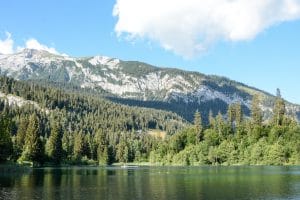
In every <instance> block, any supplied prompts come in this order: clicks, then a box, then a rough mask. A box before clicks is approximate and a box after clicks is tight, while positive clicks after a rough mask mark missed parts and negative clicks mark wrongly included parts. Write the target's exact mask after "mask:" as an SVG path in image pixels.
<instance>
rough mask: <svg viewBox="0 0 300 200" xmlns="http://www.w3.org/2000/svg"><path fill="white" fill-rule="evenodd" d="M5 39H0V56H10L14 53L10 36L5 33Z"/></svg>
mask: <svg viewBox="0 0 300 200" xmlns="http://www.w3.org/2000/svg"><path fill="white" fill-rule="evenodd" d="M5 34H6V38H5V39H3V40H1V39H0V54H11V53H13V52H14V50H13V49H14V41H13V40H12V38H11V34H10V33H9V32H6V33H5Z"/></svg>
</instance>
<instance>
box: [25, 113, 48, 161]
mask: <svg viewBox="0 0 300 200" xmlns="http://www.w3.org/2000/svg"><path fill="white" fill-rule="evenodd" d="M39 131H40V125H39V119H38V117H37V116H36V114H33V115H31V116H30V119H29V123H28V128H27V131H26V137H25V145H24V150H23V152H22V156H21V158H22V159H21V160H26V161H32V162H34V163H38V164H42V163H43V159H44V144H43V142H42V140H41V138H40V136H39V135H40V134H39Z"/></svg>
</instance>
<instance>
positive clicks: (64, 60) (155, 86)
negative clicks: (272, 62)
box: [0, 49, 300, 120]
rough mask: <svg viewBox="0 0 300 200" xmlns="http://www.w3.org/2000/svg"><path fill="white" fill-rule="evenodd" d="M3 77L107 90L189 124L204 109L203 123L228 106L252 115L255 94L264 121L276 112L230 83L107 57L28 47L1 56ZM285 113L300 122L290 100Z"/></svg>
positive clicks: (264, 97) (269, 102) (265, 97)
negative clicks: (170, 113)
mask: <svg viewBox="0 0 300 200" xmlns="http://www.w3.org/2000/svg"><path fill="white" fill-rule="evenodd" d="M0 74H2V75H6V76H9V77H13V78H15V79H17V80H44V81H49V82H56V83H63V84H70V85H72V86H77V87H79V88H87V89H91V90H95V92H97V91H99V89H100V90H101V91H105V95H107V96H108V98H110V99H111V100H113V101H117V102H119V103H125V104H129V105H137V106H144V107H153V108H158V109H164V110H171V111H173V112H176V113H178V114H180V115H181V116H183V117H185V118H186V119H188V120H191V119H192V116H193V113H194V111H196V110H200V111H201V112H202V113H203V115H204V119H205V118H207V116H208V112H209V111H210V110H211V111H213V113H214V114H216V113H217V112H218V111H221V112H222V113H223V114H225V112H226V109H227V106H228V104H232V103H236V102H240V103H241V104H242V106H243V110H244V113H245V114H246V115H247V114H249V108H250V105H251V99H252V96H253V95H254V94H258V95H259V96H260V97H261V102H262V104H261V107H262V109H263V110H264V112H265V118H266V119H267V118H269V117H270V115H271V113H272V106H273V104H274V99H275V98H274V96H272V95H270V94H268V93H266V92H264V91H261V90H258V89H256V88H252V87H249V86H246V85H244V84H242V83H238V82H235V81H232V80H229V79H227V78H224V77H218V76H207V75H204V74H201V73H198V72H189V71H183V70H178V69H173V68H159V67H155V66H151V65H148V64H145V63H141V62H135V61H121V60H119V59H115V58H109V57H105V56H94V57H82V58H73V57H68V56H60V55H54V54H51V53H49V52H46V51H38V50H33V49H24V50H23V51H22V52H19V53H16V54H11V55H0ZM287 112H288V113H289V114H291V115H294V116H297V117H298V118H300V106H298V105H295V104H291V103H288V102H287Z"/></svg>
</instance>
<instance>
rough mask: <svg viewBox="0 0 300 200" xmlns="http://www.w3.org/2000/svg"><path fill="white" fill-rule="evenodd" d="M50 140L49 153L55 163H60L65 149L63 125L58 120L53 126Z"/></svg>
mask: <svg viewBox="0 0 300 200" xmlns="http://www.w3.org/2000/svg"><path fill="white" fill-rule="evenodd" d="M48 142H49V146H48V155H49V157H50V159H51V160H52V161H53V162H54V163H55V164H59V163H60V162H61V160H62V157H63V149H62V130H61V126H60V125H59V124H58V123H57V122H55V123H54V124H53V126H52V127H51V134H50V137H49V141H48Z"/></svg>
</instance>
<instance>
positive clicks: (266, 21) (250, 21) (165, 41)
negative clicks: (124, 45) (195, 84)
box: [113, 0, 300, 57]
mask: <svg viewBox="0 0 300 200" xmlns="http://www.w3.org/2000/svg"><path fill="white" fill-rule="evenodd" d="M113 15H114V16H116V17H117V18H118V21H117V24H116V26H115V31H116V33H117V34H118V35H119V36H122V35H123V36H124V35H125V36H126V38H130V39H133V40H134V39H136V38H145V39H149V40H151V41H155V42H158V43H159V44H160V45H161V46H162V47H163V48H165V49H167V50H170V51H173V52H174V53H176V54H178V55H181V56H184V57H193V56H195V55H198V54H199V53H201V52H202V51H205V50H207V48H209V47H210V46H211V45H212V44H214V43H215V42H217V41H218V40H224V41H233V42H235V41H243V40H250V39H253V38H254V37H255V36H257V35H258V34H259V33H260V32H262V31H263V30H265V29H267V28H268V27H270V26H272V25H276V24H278V23H281V22H284V21H290V20H294V19H298V18H300V0H117V2H116V4H115V7H114V11H113Z"/></svg>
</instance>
